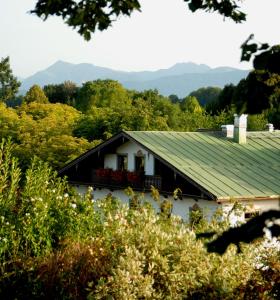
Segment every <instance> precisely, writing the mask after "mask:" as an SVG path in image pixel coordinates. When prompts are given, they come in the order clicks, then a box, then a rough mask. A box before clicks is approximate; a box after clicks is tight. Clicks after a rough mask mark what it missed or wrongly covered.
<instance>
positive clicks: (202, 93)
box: [189, 86, 222, 106]
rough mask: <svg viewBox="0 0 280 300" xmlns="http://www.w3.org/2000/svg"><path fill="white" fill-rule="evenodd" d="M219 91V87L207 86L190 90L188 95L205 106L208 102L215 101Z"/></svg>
mask: <svg viewBox="0 0 280 300" xmlns="http://www.w3.org/2000/svg"><path fill="white" fill-rule="evenodd" d="M221 91H222V89H221V88H219V87H214V86H208V87H202V88H199V89H198V90H196V91H193V92H191V93H190V95H189V96H194V97H196V98H197V100H198V101H199V103H200V105H202V106H206V105H207V104H208V103H211V102H216V101H217V99H218V97H219V95H220V93H221Z"/></svg>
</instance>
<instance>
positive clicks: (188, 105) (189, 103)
mask: <svg viewBox="0 0 280 300" xmlns="http://www.w3.org/2000/svg"><path fill="white" fill-rule="evenodd" d="M181 108H182V110H183V111H186V112H190V113H201V112H202V108H201V106H200V105H199V102H198V100H197V98H196V97H194V96H188V97H186V98H185V99H184V100H183V101H182V102H181Z"/></svg>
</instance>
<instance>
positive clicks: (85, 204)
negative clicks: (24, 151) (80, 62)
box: [0, 142, 279, 299]
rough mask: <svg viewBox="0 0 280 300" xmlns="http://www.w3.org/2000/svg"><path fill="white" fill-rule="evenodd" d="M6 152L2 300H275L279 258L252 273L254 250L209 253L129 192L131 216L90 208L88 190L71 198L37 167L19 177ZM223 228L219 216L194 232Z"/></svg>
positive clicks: (110, 203)
mask: <svg viewBox="0 0 280 300" xmlns="http://www.w3.org/2000/svg"><path fill="white" fill-rule="evenodd" d="M11 148H12V145H11V143H9V142H8V143H6V142H2V144H1V146H0V162H1V164H0V190H1V193H0V209H1V210H0V211H1V217H0V223H1V226H0V298H1V299H15V298H17V299H85V298H89V299H243V298H244V297H245V296H246V299H258V297H259V299H265V297H267V299H271V298H273V297H274V296H275V295H279V263H278V262H279V260H277V253H278V252H273V253H272V254H271V255H268V256H266V262H267V263H266V265H267V267H268V268H266V269H265V270H260V269H258V268H257V266H256V260H257V257H258V254H257V253H256V252H255V251H253V250H254V249H258V248H257V245H249V246H248V245H246V246H243V247H242V253H241V254H237V253H236V249H235V248H234V247H233V246H232V247H229V249H228V250H227V252H226V253H225V254H224V255H223V256H220V255H217V254H208V253H207V252H206V249H205V247H204V245H203V243H202V242H201V241H200V240H197V239H196V238H195V233H194V231H193V230H192V228H191V227H190V225H189V224H186V223H184V222H182V220H181V219H180V218H178V217H176V216H173V215H171V216H169V212H170V209H171V207H169V206H168V207H166V209H163V211H162V213H161V214H156V212H155V211H154V209H153V208H152V207H151V206H150V205H148V204H146V203H145V200H144V199H143V198H142V197H141V195H140V196H138V195H136V194H135V193H134V192H133V191H130V192H131V193H130V195H131V197H134V198H133V199H132V201H131V202H133V201H134V202H135V203H134V204H135V205H132V206H131V208H129V207H128V206H126V205H122V204H121V203H120V201H118V200H117V199H116V198H114V197H113V196H112V195H110V194H109V195H108V196H107V197H106V198H104V199H102V200H98V201H94V198H93V196H92V192H93V190H92V189H89V190H88V192H87V193H86V194H85V195H78V194H76V193H75V192H74V191H73V190H72V189H71V188H69V186H68V185H67V183H66V181H65V180H63V179H60V178H57V176H56V173H55V172H53V171H52V170H51V169H49V168H48V166H47V165H46V164H45V163H42V162H40V161H38V160H35V161H33V163H32V165H31V166H30V168H29V169H28V170H27V171H26V173H25V174H22V173H21V171H20V170H19V168H18V167H17V161H16V160H15V159H14V158H12V156H11V154H10V153H11ZM154 193H155V191H154ZM164 205H166V203H165V204H164ZM225 226H227V222H223V223H221V222H220V221H219V215H217V218H214V219H213V220H211V221H210V222H206V220H204V221H203V222H199V223H197V224H196V225H195V226H194V229H195V230H199V231H200V232H203V231H208V230H215V231H221V230H224V229H225ZM278 255H279V253H278ZM278 258H279V256H278ZM271 279H273V282H274V283H273V284H272V282H271ZM269 297H270V298H269ZM276 298H277V297H276Z"/></svg>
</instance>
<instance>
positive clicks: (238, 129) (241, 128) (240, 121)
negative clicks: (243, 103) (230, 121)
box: [233, 114, 247, 144]
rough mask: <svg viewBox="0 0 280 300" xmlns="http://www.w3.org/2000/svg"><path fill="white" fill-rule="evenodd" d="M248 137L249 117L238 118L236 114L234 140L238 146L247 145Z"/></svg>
mask: <svg viewBox="0 0 280 300" xmlns="http://www.w3.org/2000/svg"><path fill="white" fill-rule="evenodd" d="M246 136H247V115H243V114H242V115H241V116H238V115H237V114H234V133H233V140H234V141H235V142H236V143H238V144H246Z"/></svg>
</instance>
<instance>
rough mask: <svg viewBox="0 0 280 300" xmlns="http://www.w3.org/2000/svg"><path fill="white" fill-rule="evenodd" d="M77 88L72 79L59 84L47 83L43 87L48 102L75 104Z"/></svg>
mask: <svg viewBox="0 0 280 300" xmlns="http://www.w3.org/2000/svg"><path fill="white" fill-rule="evenodd" d="M78 90H79V88H78V87H77V85H76V84H75V83H74V82H72V81H65V82H63V83H61V84H48V85H45V86H44V87H43V91H44V93H45V95H46V96H47V97H48V99H49V102H50V103H64V104H68V105H72V106H74V105H75V100H76V97H77V93H78Z"/></svg>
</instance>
